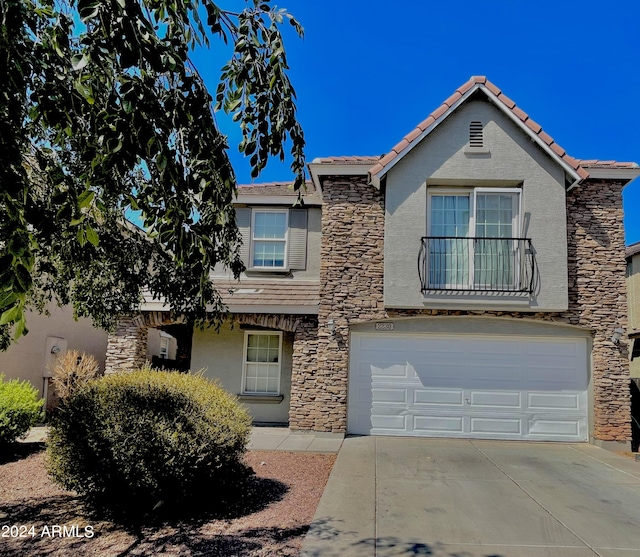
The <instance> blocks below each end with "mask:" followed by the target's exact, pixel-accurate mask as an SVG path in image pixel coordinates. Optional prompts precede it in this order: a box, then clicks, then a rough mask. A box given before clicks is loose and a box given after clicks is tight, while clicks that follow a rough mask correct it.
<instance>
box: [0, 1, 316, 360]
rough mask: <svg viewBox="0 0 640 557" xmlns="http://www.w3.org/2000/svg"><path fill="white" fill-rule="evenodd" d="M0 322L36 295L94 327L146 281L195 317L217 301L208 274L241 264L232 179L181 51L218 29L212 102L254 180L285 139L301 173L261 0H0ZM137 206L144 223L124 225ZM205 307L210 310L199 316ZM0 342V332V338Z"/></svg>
mask: <svg viewBox="0 0 640 557" xmlns="http://www.w3.org/2000/svg"><path fill="white" fill-rule="evenodd" d="M0 8H1V16H2V21H1V27H0V83H2V84H3V85H2V89H1V91H0V127H1V128H0V329H1V330H0V333H1V335H0V336H1V337H2V339H3V342H2V343H3V344H4V346H5V347H6V345H7V343H8V341H9V339H10V335H12V336H13V337H14V338H17V337H19V336H20V335H22V334H24V333H25V332H26V328H25V325H26V321H25V313H24V312H25V309H27V308H29V307H36V308H38V309H40V310H42V309H43V308H44V307H45V305H46V303H47V302H48V301H50V300H51V299H56V300H57V301H58V302H59V303H62V304H68V303H71V304H73V307H74V310H75V313H76V315H78V316H86V317H90V318H92V319H93V321H94V323H95V324H96V325H98V326H100V327H104V328H109V327H112V326H113V325H114V322H115V319H116V318H117V316H118V315H121V314H127V313H131V312H133V311H135V310H136V308H137V307H138V305H139V303H140V301H141V292H142V290H143V289H147V290H148V291H149V292H150V293H151V294H152V295H153V296H155V297H158V298H163V299H165V300H166V301H167V303H168V304H169V305H170V307H171V309H172V310H173V311H175V312H176V313H178V314H182V315H184V316H186V317H187V318H188V319H193V320H196V321H198V320H199V321H201V320H203V319H205V318H206V317H207V309H209V310H211V308H213V311H214V313H215V312H218V311H220V309H221V307H222V306H221V304H220V298H219V296H218V295H217V293H216V291H215V288H214V287H213V284H212V282H211V279H210V277H209V272H210V270H211V269H212V268H213V267H214V266H215V265H216V264H219V263H220V264H224V265H226V266H228V267H229V268H230V269H231V270H232V271H233V272H234V273H235V274H236V275H237V274H238V273H239V272H241V270H242V263H241V261H240V259H239V256H238V254H239V250H238V247H239V246H238V242H239V236H238V232H237V228H236V225H235V216H234V211H233V207H232V201H233V198H234V193H235V188H236V179H235V175H234V172H233V168H232V167H231V164H230V162H229V157H228V148H229V147H228V144H227V141H226V137H225V136H224V135H223V134H222V133H221V132H220V131H219V129H218V128H217V126H216V122H215V114H214V110H213V109H214V107H213V106H212V104H213V102H214V101H213V99H212V96H211V95H210V93H209V92H208V91H207V88H206V86H205V84H204V81H203V78H202V76H201V75H200V74H199V73H198V70H197V69H196V67H195V66H194V64H193V63H192V61H191V59H190V53H191V52H192V51H193V49H194V48H195V47H210V46H211V41H217V42H218V44H221V43H220V41H224V42H225V43H227V42H229V44H230V46H231V47H232V50H233V54H232V56H231V59H230V61H229V62H228V64H227V65H226V66H224V67H223V68H222V69H221V75H220V81H219V85H218V87H217V90H216V92H215V110H224V111H225V112H227V113H230V114H232V115H233V120H234V121H236V122H238V124H239V126H240V128H241V129H242V134H243V139H242V142H241V143H240V145H239V149H240V151H241V152H242V153H244V154H245V156H248V157H250V163H251V168H252V176H253V177H257V176H258V175H259V173H260V171H261V170H262V169H263V168H264V167H265V165H266V164H267V160H268V159H269V158H270V157H271V156H277V157H279V158H280V159H281V160H284V159H285V155H286V151H287V150H288V149H290V153H291V160H292V162H291V170H292V172H293V174H294V176H295V189H296V190H297V189H299V188H300V187H301V186H302V184H303V183H304V154H303V149H304V137H303V133H302V130H301V128H300V126H299V124H298V122H297V120H296V106H295V92H294V90H293V87H292V85H291V83H290V80H289V78H288V75H287V70H288V65H287V59H286V53H285V50H284V46H283V38H282V33H281V27H282V24H283V23H287V22H288V23H290V24H291V25H292V26H293V27H294V28H295V31H296V32H297V33H298V35H300V36H302V34H303V31H302V28H301V27H300V25H299V23H298V22H297V21H296V20H295V19H294V18H293V17H292V16H291V15H290V14H289V13H287V12H286V11H285V10H282V9H277V8H276V7H274V6H271V4H270V0H251V1H247V2H246V3H245V7H244V9H243V10H242V11H239V12H232V11H229V10H225V9H223V8H222V7H220V6H219V5H218V4H216V3H214V2H213V1H212V0H0ZM130 209H132V210H139V211H141V214H142V219H143V222H144V228H145V230H146V233H145V232H141V231H140V230H138V229H136V228H135V227H133V226H131V225H130V224H129V223H127V222H126V221H125V220H124V218H123V215H124V214H125V212H126V211H127V210H130ZM209 315H210V314H209ZM2 343H0V344H2Z"/></svg>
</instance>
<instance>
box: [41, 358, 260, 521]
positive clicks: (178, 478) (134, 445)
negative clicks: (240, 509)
mask: <svg viewBox="0 0 640 557" xmlns="http://www.w3.org/2000/svg"><path fill="white" fill-rule="evenodd" d="M250 423H251V420H250V417H249V414H248V412H247V411H246V410H245V409H244V408H243V407H242V406H240V405H239V404H238V402H237V400H236V398H235V396H233V395H231V394H229V393H227V392H226V391H224V390H223V389H222V388H221V387H220V386H219V385H218V384H217V383H215V382H212V381H209V380H208V379H205V378H204V377H202V376H201V375H190V374H183V373H178V372H175V371H153V370H150V369H142V370H139V371H135V372H132V373H116V374H112V375H106V376H104V377H101V378H99V379H96V380H94V381H91V382H89V383H88V384H87V385H85V386H84V387H81V388H79V389H78V390H76V391H75V392H74V393H72V394H71V396H70V397H69V398H68V399H67V400H64V401H63V402H62V403H61V405H60V407H59V408H58V412H57V413H56V415H55V416H53V418H52V427H51V431H50V434H49V444H48V459H47V460H48V469H49V473H50V475H51V476H52V478H53V479H54V481H56V482H57V483H58V484H60V485H61V486H62V487H64V488H66V489H71V490H74V491H77V492H78V493H80V494H81V495H84V496H85V497H86V498H87V499H88V500H89V501H90V502H93V503H97V504H98V505H100V506H106V507H107V508H111V509H112V510H118V511H132V512H138V511H140V510H142V511H145V510H152V509H154V508H155V507H157V506H158V505H159V504H161V503H163V502H164V503H168V502H172V501H184V500H185V499H191V498H193V497H195V496H197V495H203V494H204V493H205V492H209V493H212V490H213V492H215V490H216V489H220V488H222V487H224V486H225V485H227V484H229V483H232V482H233V480H234V479H235V477H236V476H237V474H239V473H240V472H243V471H244V470H245V467H244V465H243V464H242V457H243V455H244V452H245V450H246V444H247V441H248V436H249V431H250Z"/></svg>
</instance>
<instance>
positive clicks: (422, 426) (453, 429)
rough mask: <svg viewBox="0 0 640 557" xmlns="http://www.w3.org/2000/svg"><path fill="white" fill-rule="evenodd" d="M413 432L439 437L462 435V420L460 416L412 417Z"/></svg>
mask: <svg viewBox="0 0 640 557" xmlns="http://www.w3.org/2000/svg"><path fill="white" fill-rule="evenodd" d="M413 431H414V432H415V433H420V432H423V433H430V434H441V435H453V434H457V435H462V434H463V432H464V424H463V418H462V417H460V416H414V417H413Z"/></svg>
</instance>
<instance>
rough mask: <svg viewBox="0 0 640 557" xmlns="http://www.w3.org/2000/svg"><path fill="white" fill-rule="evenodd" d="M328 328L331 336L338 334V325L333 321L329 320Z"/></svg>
mask: <svg viewBox="0 0 640 557" xmlns="http://www.w3.org/2000/svg"><path fill="white" fill-rule="evenodd" d="M327 328H328V329H329V332H330V333H331V334H334V333H335V332H336V324H335V323H334V322H333V319H329V321H327Z"/></svg>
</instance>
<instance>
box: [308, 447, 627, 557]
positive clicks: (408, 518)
mask: <svg viewBox="0 0 640 557" xmlns="http://www.w3.org/2000/svg"><path fill="white" fill-rule="evenodd" d="M302 555H303V556H305V557H312V556H313V557H316V556H317V557H334V556H335V557H354V556H362V557H371V556H375V557H391V556H393V557H399V556H410V555H429V556H433V557H445V556H446V557H454V556H456V557H489V556H490V557H594V556H600V557H640V462H635V461H633V460H631V459H627V458H625V457H622V456H619V455H616V454H613V453H610V452H607V451H605V450H602V449H599V448H597V447H594V446H592V445H586V444H552V443H523V442H496V441H468V440H445V439H442V440H439V439H411V438H391V437H386V438H383V437H377V438H376V437H354V438H347V439H345V441H344V443H343V445H342V449H341V451H340V453H339V455H338V459H337V461H336V464H335V466H334V468H333V471H332V473H331V477H330V478H329V482H328V484H327V487H326V489H325V492H324V495H323V497H322V499H321V501H320V504H319V506H318V509H317V512H316V516H315V518H314V521H313V524H312V526H311V529H310V531H309V534H308V535H307V538H306V540H305V543H304V547H303V551H302Z"/></svg>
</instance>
